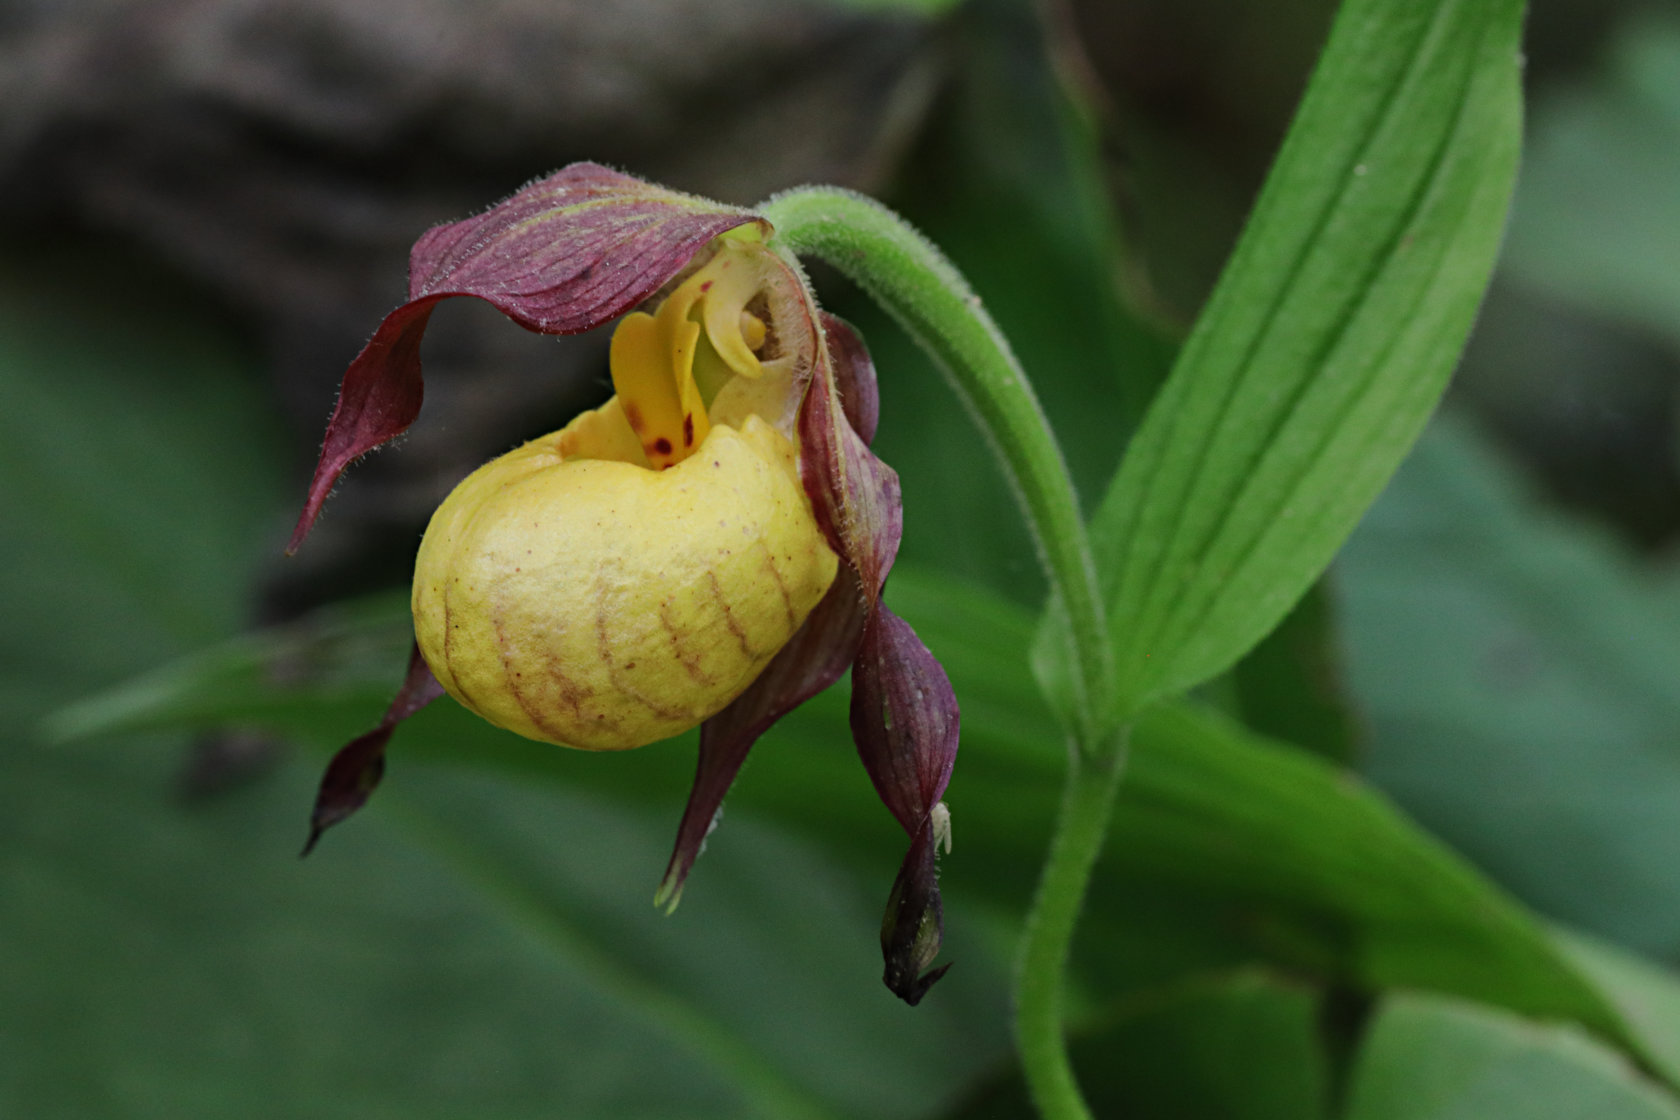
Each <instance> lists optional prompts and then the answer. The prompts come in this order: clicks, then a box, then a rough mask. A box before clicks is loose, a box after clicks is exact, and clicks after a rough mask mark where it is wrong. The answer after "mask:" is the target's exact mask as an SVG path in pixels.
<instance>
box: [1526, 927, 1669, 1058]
mask: <svg viewBox="0 0 1680 1120" xmlns="http://www.w3.org/2000/svg"><path fill="white" fill-rule="evenodd" d="M1552 936H1553V939H1554V940H1555V941H1556V942H1557V944H1558V946H1559V948H1561V949H1562V950H1563V951H1564V952H1565V953H1566V954H1568V956H1569V959H1570V960H1571V961H1572V962H1573V963H1574V965H1575V967H1576V968H1577V969H1578V970H1580V971H1581V972H1582V973H1583V974H1585V975H1586V976H1588V977H1589V978H1591V980H1592V982H1593V983H1594V984H1595V985H1596V986H1597V987H1598V990H1599V991H1601V992H1603V993H1604V994H1605V996H1606V997H1607V998H1608V999H1609V1000H1610V1002H1611V1003H1613V1004H1615V1006H1616V1010H1617V1011H1618V1012H1619V1013H1620V1014H1621V1016H1622V1019H1623V1021H1624V1022H1626V1023H1627V1024H1628V1025H1629V1026H1630V1027H1631V1028H1632V1029H1633V1030H1634V1031H1635V1032H1636V1033H1637V1034H1638V1036H1639V1038H1640V1040H1641V1041H1642V1043H1643V1044H1644V1045H1643V1055H1644V1057H1645V1059H1646V1060H1647V1061H1648V1062H1650V1064H1651V1066H1652V1068H1653V1069H1655V1070H1656V1071H1657V1072H1659V1073H1661V1074H1662V1075H1663V1076H1664V1077H1666V1078H1667V1079H1668V1082H1669V1084H1671V1085H1680V976H1676V975H1675V974H1674V973H1673V972H1671V971H1669V970H1668V969H1665V968H1659V967H1658V966H1657V965H1654V964H1652V963H1651V962H1650V961H1647V960H1643V959H1641V958H1639V957H1636V956H1634V955H1633V954H1632V953H1629V952H1626V951H1624V950H1622V949H1618V948H1616V947H1615V946H1614V945H1611V944H1609V943H1607V942H1603V941H1599V940H1596V939H1595V938H1591V937H1587V936H1584V935H1582V934H1579V933H1573V932H1570V931H1568V930H1563V929H1558V930H1555V931H1554V932H1553V935H1552Z"/></svg>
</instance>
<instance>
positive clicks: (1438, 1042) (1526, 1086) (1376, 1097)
mask: <svg viewBox="0 0 1680 1120" xmlns="http://www.w3.org/2000/svg"><path fill="white" fill-rule="evenodd" d="M1673 1117H1680V1107H1676V1105H1675V1102H1674V1100H1673V1099H1672V1098H1670V1097H1668V1096H1667V1095H1666V1094H1663V1093H1661V1092H1659V1091H1658V1090H1657V1089H1655V1088H1654V1087H1653V1086H1651V1085H1649V1084H1647V1083H1645V1082H1644V1081H1643V1080H1641V1079H1640V1078H1639V1077H1638V1076H1637V1075H1636V1074H1635V1073H1634V1072H1633V1071H1632V1070H1631V1069H1630V1068H1629V1067H1628V1065H1627V1063H1626V1062H1625V1061H1623V1060H1622V1059H1621V1058H1620V1057H1618V1056H1617V1055H1616V1054H1614V1053H1612V1052H1611V1051H1609V1050H1606V1049H1605V1048H1604V1047H1603V1046H1601V1045H1599V1044H1598V1043H1596V1042H1594V1041H1592V1040H1591V1039H1589V1038H1588V1037H1586V1036H1585V1035H1583V1034H1582V1033H1581V1032H1580V1031H1578V1030H1575V1029H1573V1028H1571V1027H1565V1026H1543V1025H1538V1024H1535V1023H1530V1022H1526V1021H1524V1020H1521V1019H1518V1018H1515V1017H1513V1016H1510V1015H1507V1014H1503V1013H1501V1012H1498V1011H1494V1010H1492V1009H1489V1008H1485V1007H1477V1006H1475V1005H1472V1004H1467V1003H1462V1002H1460V1001H1457V1000H1446V999H1440V998H1438V997H1431V996H1422V995H1399V996H1392V997H1390V998H1389V999H1387V1000H1386V1001H1384V1003H1383V1006H1382V1008H1381V1010H1380V1011H1379V1012H1378V1015H1377V1018H1376V1022H1375V1023H1374V1024H1373V1025H1372V1027H1371V1030H1370V1033H1369V1035H1368V1036H1367V1037H1366V1040H1365V1045H1364V1047H1363V1048H1362V1050H1361V1052H1360V1055H1359V1060H1358V1063H1357V1066H1356V1068H1355V1070H1354V1077H1353V1083H1352V1087H1351V1092H1350V1096H1349V1104H1348V1110H1347V1115H1346V1120H1506V1118H1509V1120H1670V1118H1673Z"/></svg>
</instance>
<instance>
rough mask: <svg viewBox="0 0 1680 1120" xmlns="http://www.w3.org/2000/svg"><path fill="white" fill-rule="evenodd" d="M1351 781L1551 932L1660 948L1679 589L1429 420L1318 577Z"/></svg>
mask: <svg viewBox="0 0 1680 1120" xmlns="http://www.w3.org/2000/svg"><path fill="white" fill-rule="evenodd" d="M1337 574H1338V577H1339V580H1340V586H1341V588H1342V591H1343V599H1344V610H1343V619H1344V622H1345V626H1346V635H1347V643H1348V653H1349V657H1348V669H1349V679H1350V682H1351V683H1352V685H1353V688H1354V691H1355V693H1356V694H1357V695H1358V696H1359V697H1360V699H1361V702H1362V704H1363V706H1364V708H1365V710H1366V712H1367V713H1368V715H1369V717H1370V721H1371V729H1372V734H1371V736H1370V742H1369V747H1368V751H1367V771H1368V773H1369V775H1370V777H1371V779H1372V780H1373V781H1375V782H1376V783H1377V784H1378V785H1380V786H1382V787H1383V788H1385V789H1387V790H1388V791H1390V792H1391V793H1392V795H1393V796H1394V797H1395V798H1396V799H1398V800H1399V801H1400V803H1401V804H1402V805H1404V806H1406V807H1407V809H1408V810H1409V811H1410V812H1412V813H1414V814H1416V815H1417V817H1418V818H1419V819H1420V820H1421V821H1422V822H1423V823H1424V824H1425V825H1426V826H1427V827H1429V828H1431V829H1433V830H1435V831H1436V832H1438V833H1439V834H1440V835H1441V836H1443V837H1445V838H1446V839H1447V841H1448V842H1450V843H1452V844H1453V845H1454V846H1455V847H1457V848H1458V849H1459V850H1460V851H1463V852H1465V853H1466V854H1467V855H1468V856H1469V857H1470V858H1471V859H1473V860H1475V861H1476V863H1477V864H1478V865H1479V866H1481V867H1483V868H1485V869H1487V871H1488V873H1489V874H1490V875H1492V876H1493V877H1494V878H1495V879H1497V880H1499V881H1500V882H1501V883H1503V884H1505V885H1506V886H1507V887H1508V888H1509V889H1511V890H1512V891H1514V892H1515V893H1517V894H1518V895H1520V896H1521V897H1522V898H1524V899H1526V900H1527V901H1528V902H1529V903H1530V904H1532V905H1534V906H1536V907H1538V908H1539V909H1541V910H1542V911H1544V912H1545V913H1547V914H1549V915H1551V916H1552V917H1555V918H1558V919H1561V920H1564V921H1567V922H1569V923H1571V924H1572V925H1575V926H1579V927H1581V928H1583V929H1587V930H1590V931H1593V932H1595V933H1597V934H1599V935H1601V936H1605V937H1609V938H1612V939H1614V940H1617V941H1620V942H1623V943H1625V944H1627V945H1629V946H1632V947H1633V948H1635V949H1638V950H1641V951H1644V952H1647V953H1652V954H1667V953H1669V952H1671V951H1672V947H1673V946H1674V944H1675V938H1676V933H1677V931H1680V884H1677V882H1676V879H1675V874H1674V869H1675V867H1676V865H1677V863H1680V756H1677V754H1676V747H1677V746H1680V730H1677V729H1680V692H1677V691H1676V688H1675V666H1676V665H1680V578H1676V577H1677V573H1676V571H1675V570H1674V569H1673V567H1672V566H1664V565H1659V564H1656V563H1653V562H1651V561H1650V560H1648V559H1646V558H1642V557H1639V556H1637V555H1635V554H1633V553H1632V552H1630V551H1629V550H1628V549H1627V548H1626V546H1625V545H1622V544H1619V543H1617V542H1616V541H1614V540H1613V539H1612V538H1611V537H1610V536H1609V535H1608V534H1607V533H1605V532H1604V531H1603V530H1601V529H1599V528H1597V527H1594V526H1591V525H1589V524H1585V523H1583V522H1581V521H1579V520H1574V519H1570V518H1566V517H1563V516H1560V515H1559V514H1558V513H1557V512H1555V511H1552V510H1549V509H1548V508H1547V507H1546V506H1545V505H1543V504H1542V503H1541V502H1540V501H1539V500H1538V498H1537V497H1536V496H1535V495H1534V494H1532V493H1530V492H1528V490H1527V489H1526V487H1525V486H1524V485H1523V484H1522V483H1521V482H1520V481H1519V480H1518V478H1517V477H1516V476H1515V475H1514V473H1513V472H1512V469H1511V467H1510V465H1509V464H1507V463H1504V462H1502V461H1501V460H1500V458H1499V457H1498V456H1497V455H1496V454H1495V453H1494V451H1493V450H1492V448H1491V447H1490V446H1489V445H1488V444H1487V443H1486V442H1485V441H1484V440H1482V439H1480V438H1478V436H1477V435H1476V433H1475V431H1474V430H1473V429H1471V428H1469V427H1467V426H1466V425H1465V424H1463V423H1462V422H1460V423H1445V422H1443V423H1440V424H1437V425H1436V427H1435V428H1434V429H1433V430H1432V431H1431V432H1430V434H1429V436H1428V437H1427V438H1426V439H1425V440H1424V441H1423V442H1422V443H1421V444H1420V445H1419V447H1418V452H1417V454H1416V455H1415V456H1414V457H1413V459H1412V460H1411V461H1410V462H1409V463H1408V464H1407V466H1406V467H1405V468H1404V469H1403V470H1402V471H1401V472H1400V474H1399V476H1398V477H1397V478H1396V479H1395V482H1394V485H1393V486H1392V487H1390V489H1389V491H1388V493H1387V494H1385V495H1384V497H1383V500H1382V501H1381V502H1379V503H1378V504H1377V506H1376V508H1375V509H1374V510H1373V511H1372V514H1371V517H1370V518H1368V519H1367V521H1366V523H1365V524H1364V525H1363V526H1361V528H1360V531H1359V532H1358V533H1357V534H1355V536H1354V538H1353V540H1352V541H1351V542H1350V544H1349V546H1348V548H1347V549H1346V550H1345V551H1344V553H1343V555H1342V557H1341V559H1340V560H1339V562H1338V567H1337Z"/></svg>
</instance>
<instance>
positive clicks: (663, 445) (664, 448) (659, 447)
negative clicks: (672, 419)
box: [653, 436, 671, 455]
mask: <svg viewBox="0 0 1680 1120" xmlns="http://www.w3.org/2000/svg"><path fill="white" fill-rule="evenodd" d="M653 449H654V450H655V451H657V452H659V454H661V455H669V454H670V453H671V441H670V440H668V439H666V438H665V437H664V436H660V437H659V438H658V439H656V440H654V441H653Z"/></svg>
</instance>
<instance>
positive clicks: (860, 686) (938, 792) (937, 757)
mask: <svg viewBox="0 0 1680 1120" xmlns="http://www.w3.org/2000/svg"><path fill="white" fill-rule="evenodd" d="M851 718H852V738H853V739H854V740H855V741H856V743H857V749H858V755H859V757H860V758H862V759H863V767H864V769H865V770H867V771H869V778H870V781H872V782H874V783H875V790H876V792H877V793H879V794H880V795H881V800H882V801H883V802H885V803H886V806H887V808H888V809H889V810H891V811H892V815H893V816H894V817H896V818H898V823H899V824H900V825H902V826H903V828H904V831H905V832H908V833H910V834H911V835H912V836H914V835H915V834H916V832H917V830H919V829H920V828H921V826H922V824H923V823H924V822H925V821H926V820H927V816H928V814H929V813H930V812H932V811H933V807H934V806H935V805H936V804H938V803H939V799H940V798H941V797H943V796H944V795H945V786H946V784H947V783H949V782H950V780H951V768H952V767H953V766H954V765H955V764H956V761H957V739H958V730H959V725H960V723H961V716H960V713H959V711H958V708H957V696H956V692H955V691H954V690H953V689H952V688H951V681H950V679H949V678H948V677H947V676H946V675H945V669H944V666H942V665H940V664H939V660H938V659H937V658H935V657H934V656H933V654H932V653H930V652H929V651H928V648H927V646H925V645H923V644H922V640H921V639H920V638H918V637H917V636H916V631H915V630H913V629H911V627H910V624H909V623H908V622H905V621H904V620H903V619H902V618H899V617H898V616H897V615H895V614H893V613H892V611H890V610H888V609H887V608H886V607H885V606H884V605H883V606H878V607H876V608H875V613H874V614H873V615H872V616H871V617H870V619H869V625H868V626H867V627H866V628H865V629H864V634H863V645H862V648H861V649H859V651H858V656H857V661H856V662H855V663H854V665H853V667H852V711H851Z"/></svg>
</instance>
